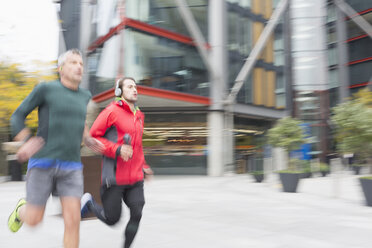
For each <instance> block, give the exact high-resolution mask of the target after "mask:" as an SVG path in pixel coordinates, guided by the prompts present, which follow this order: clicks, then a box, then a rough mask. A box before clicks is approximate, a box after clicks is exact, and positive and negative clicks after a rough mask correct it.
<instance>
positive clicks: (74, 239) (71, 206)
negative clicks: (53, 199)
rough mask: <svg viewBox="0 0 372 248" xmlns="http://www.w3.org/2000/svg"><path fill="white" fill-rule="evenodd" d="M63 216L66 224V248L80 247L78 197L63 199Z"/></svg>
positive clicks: (64, 242)
mask: <svg viewBox="0 0 372 248" xmlns="http://www.w3.org/2000/svg"><path fill="white" fill-rule="evenodd" d="M61 204H62V215H63V220H64V223H65V234H64V237H63V244H64V247H65V248H78V247H79V231H80V199H79V198H77V197H61Z"/></svg>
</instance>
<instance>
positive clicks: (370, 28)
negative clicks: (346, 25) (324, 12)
mask: <svg viewBox="0 0 372 248" xmlns="http://www.w3.org/2000/svg"><path fill="white" fill-rule="evenodd" d="M334 3H335V5H336V6H337V7H338V8H339V9H340V10H341V11H342V12H344V13H345V14H346V15H347V16H348V17H349V18H350V19H351V20H353V21H354V22H355V23H356V24H357V25H358V26H359V27H360V28H361V29H362V30H363V31H364V32H366V34H368V36H369V37H370V38H371V39H372V25H371V24H369V22H367V21H366V20H365V19H364V18H363V17H361V16H360V15H359V14H358V13H357V12H356V11H355V10H354V9H353V8H352V7H350V5H348V4H347V3H346V2H345V1H344V0H334Z"/></svg>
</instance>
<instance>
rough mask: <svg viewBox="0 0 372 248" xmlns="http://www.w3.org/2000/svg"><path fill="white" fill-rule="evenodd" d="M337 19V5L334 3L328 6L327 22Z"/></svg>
mask: <svg viewBox="0 0 372 248" xmlns="http://www.w3.org/2000/svg"><path fill="white" fill-rule="evenodd" d="M336 19H337V15H336V7H335V6H334V5H329V6H328V8H327V22H334V21H336Z"/></svg>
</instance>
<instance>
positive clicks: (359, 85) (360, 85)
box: [349, 82, 372, 89]
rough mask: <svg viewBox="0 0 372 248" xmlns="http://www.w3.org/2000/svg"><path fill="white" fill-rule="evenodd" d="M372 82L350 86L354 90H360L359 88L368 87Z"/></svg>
mask: <svg viewBox="0 0 372 248" xmlns="http://www.w3.org/2000/svg"><path fill="white" fill-rule="evenodd" d="M370 83H372V82H365V83H361V84H354V85H350V86H349V88H350V89H352V88H358V87H362V86H366V85H368V84H370Z"/></svg>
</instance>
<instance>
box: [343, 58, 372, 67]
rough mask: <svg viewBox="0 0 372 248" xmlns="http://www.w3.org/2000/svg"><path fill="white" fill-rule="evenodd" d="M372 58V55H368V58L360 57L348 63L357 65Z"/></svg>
mask: <svg viewBox="0 0 372 248" xmlns="http://www.w3.org/2000/svg"><path fill="white" fill-rule="evenodd" d="M371 60H372V57H368V58H364V59H358V60H354V61H350V62H349V63H348V65H355V64H359V63H362V62H366V61H371Z"/></svg>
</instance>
